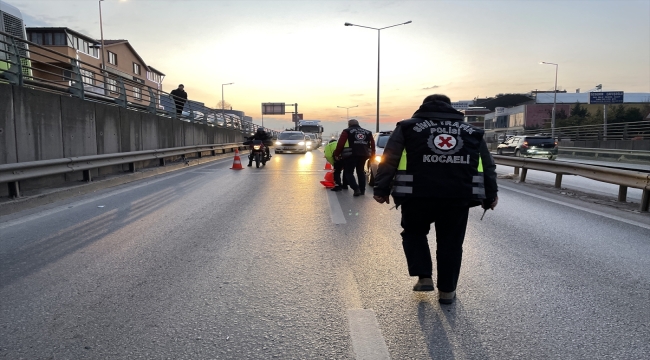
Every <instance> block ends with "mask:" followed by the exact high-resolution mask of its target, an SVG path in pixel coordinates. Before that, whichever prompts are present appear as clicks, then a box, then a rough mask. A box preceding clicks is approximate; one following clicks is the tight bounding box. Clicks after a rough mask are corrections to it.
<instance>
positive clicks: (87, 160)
mask: <svg viewBox="0 0 650 360" xmlns="http://www.w3.org/2000/svg"><path fill="white" fill-rule="evenodd" d="M245 148H247V147H246V146H244V145H242V144H239V143H236V144H219V145H217V144H213V145H195V146H184V147H177V148H168V149H158V150H146V151H132V152H123V153H113V154H103V155H90V156H79V157H70V158H62V159H51V160H39V161H27V162H20V163H13V164H3V165H0V183H7V185H8V187H9V196H10V197H12V198H18V197H20V186H19V182H20V181H21V180H27V179H33V178H39V177H44V176H50V175H58V174H65V173H72V172H83V178H84V181H86V182H90V181H92V177H91V170H94V169H98V168H101V167H106V166H114V165H123V164H128V165H129V172H135V171H136V170H137V169H136V164H137V163H138V162H142V161H150V160H158V161H159V164H160V166H165V161H166V160H167V159H170V158H172V157H178V156H184V155H187V154H198V157H199V158H201V157H202V155H203V154H207V153H209V154H210V155H212V156H215V155H216V154H219V153H225V152H232V151H234V150H235V149H245Z"/></svg>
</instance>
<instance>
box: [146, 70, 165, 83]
mask: <svg viewBox="0 0 650 360" xmlns="http://www.w3.org/2000/svg"><path fill="white" fill-rule="evenodd" d="M147 79H149V80H150V81H153V82H155V83H156V84H160V82H161V80H162V79H161V77H160V75H158V74H156V73H155V72H153V71H147Z"/></svg>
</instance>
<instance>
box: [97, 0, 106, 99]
mask: <svg viewBox="0 0 650 360" xmlns="http://www.w3.org/2000/svg"><path fill="white" fill-rule="evenodd" d="M102 1H104V0H99V1H98V2H99V34H100V36H101V41H102V53H101V55H100V56H101V57H102V72H103V76H104V95H106V82H107V81H106V61H105V60H104V56H106V54H105V51H104V26H103V22H102Z"/></svg>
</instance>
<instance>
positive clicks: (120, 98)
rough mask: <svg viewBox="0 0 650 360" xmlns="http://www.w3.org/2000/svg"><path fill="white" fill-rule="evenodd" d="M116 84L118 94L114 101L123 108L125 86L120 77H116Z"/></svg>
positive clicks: (124, 105)
mask: <svg viewBox="0 0 650 360" xmlns="http://www.w3.org/2000/svg"><path fill="white" fill-rule="evenodd" d="M117 85H119V87H120V94H119V95H118V96H117V98H116V99H115V103H116V104H117V105H119V106H121V107H123V108H125V107H126V88H125V87H124V81H123V80H122V78H121V77H118V78H117Z"/></svg>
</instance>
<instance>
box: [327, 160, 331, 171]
mask: <svg viewBox="0 0 650 360" xmlns="http://www.w3.org/2000/svg"><path fill="white" fill-rule="evenodd" d="M325 170H332V164H330V162H329V161H327V162H325Z"/></svg>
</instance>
